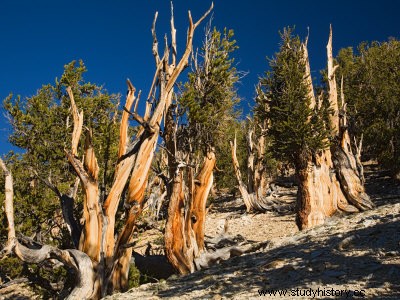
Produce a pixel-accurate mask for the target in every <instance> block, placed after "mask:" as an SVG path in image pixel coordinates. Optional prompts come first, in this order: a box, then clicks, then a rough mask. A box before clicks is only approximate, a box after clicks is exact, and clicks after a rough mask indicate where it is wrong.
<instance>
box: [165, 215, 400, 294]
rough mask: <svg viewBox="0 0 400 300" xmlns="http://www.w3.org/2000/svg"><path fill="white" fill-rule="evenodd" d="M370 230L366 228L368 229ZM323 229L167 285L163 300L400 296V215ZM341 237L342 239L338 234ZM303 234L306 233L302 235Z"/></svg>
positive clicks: (373, 217) (173, 280)
mask: <svg viewBox="0 0 400 300" xmlns="http://www.w3.org/2000/svg"><path fill="white" fill-rule="evenodd" d="M371 222H374V223H373V224H375V225H373V226H369V227H366V226H368V223H369V224H372V223H371ZM343 224H345V223H343ZM341 226H342V225H341V223H340V221H339V223H338V224H336V225H330V226H321V227H319V228H316V229H312V230H309V232H308V234H303V233H302V234H299V235H296V236H294V237H288V240H287V243H286V244H285V243H283V244H282V245H281V246H279V247H276V248H272V249H270V250H264V251H263V252H258V253H252V254H248V255H243V256H240V257H236V258H233V259H231V260H229V261H224V262H222V263H221V264H220V265H219V266H214V267H212V268H210V269H208V270H204V271H200V272H197V273H194V274H190V275H188V276H185V277H180V278H175V279H172V280H170V281H169V284H168V286H170V287H169V288H167V289H165V290H163V291H159V292H158V296H161V297H171V296H175V297H179V296H180V295H182V296H183V295H186V294H188V293H192V292H196V291H207V293H209V294H210V295H213V294H220V295H223V296H224V297H228V298H230V297H234V296H235V295H238V294H240V293H241V292H244V291H253V292H254V297H258V296H259V295H258V292H257V290H261V289H288V290H291V289H296V288H298V287H302V288H310V287H311V288H313V289H317V288H318V287H319V288H320V289H323V288H328V287H333V286H334V287H336V288H342V289H345V288H347V289H352V287H353V289H354V287H359V288H361V287H362V288H363V289H364V290H365V292H366V295H367V297H369V298H370V297H373V295H369V294H368V289H371V288H379V291H380V292H381V294H380V295H379V297H383V296H385V297H396V296H400V265H399V262H400V256H399V243H400V234H399V228H400V218H399V214H398V213H397V215H393V214H389V215H385V216H380V215H376V214H375V215H372V216H369V217H368V216H367V217H363V218H361V219H360V221H359V222H358V223H356V224H353V225H352V227H354V228H355V229H353V230H350V231H348V232H344V231H346V230H348V229H347V228H345V226H346V225H343V227H341ZM341 232H343V233H341ZM306 233H307V232H306ZM375 296H378V295H375Z"/></svg>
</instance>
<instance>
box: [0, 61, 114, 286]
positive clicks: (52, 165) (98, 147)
mask: <svg viewBox="0 0 400 300" xmlns="http://www.w3.org/2000/svg"><path fill="white" fill-rule="evenodd" d="M85 72H86V67H85V65H84V64H83V62H82V61H79V62H75V61H73V62H71V63H69V64H67V65H66V66H65V67H64V73H63V74H62V76H61V78H60V80H56V81H55V83H54V84H47V85H43V86H42V87H41V88H40V89H39V90H38V91H37V93H36V94H35V95H34V96H32V97H27V98H22V97H19V96H18V97H15V98H14V97H13V96H12V95H10V96H9V97H7V98H6V99H5V100H4V102H3V108H4V110H5V111H6V114H7V116H8V118H9V121H10V123H11V126H12V129H13V130H12V134H11V135H10V137H9V141H10V142H11V143H12V144H13V145H14V146H17V147H19V148H21V150H22V151H21V152H20V153H18V154H15V153H12V152H10V153H8V154H7V155H6V156H5V157H4V160H5V163H6V164H7V166H8V167H9V168H10V170H11V171H12V173H13V179H14V211H15V224H16V231H17V232H18V233H22V234H23V235H26V236H29V237H31V238H34V239H35V240H36V241H38V242H39V243H43V244H44V243H46V244H52V245H56V246H58V247H60V248H64V249H65V248H73V245H72V241H71V239H70V236H69V233H68V231H67V229H66V228H65V226H63V225H62V224H63V217H62V212H61V206H60V203H59V199H58V197H57V196H56V195H55V194H54V192H53V191H51V190H50V189H49V188H48V187H47V186H46V185H45V184H44V183H43V182H42V180H40V179H39V178H38V176H37V175H36V174H39V176H40V177H41V178H42V179H50V180H51V181H52V183H53V184H54V185H55V186H56V187H57V188H58V189H59V190H60V192H61V193H68V192H69V189H70V187H71V186H72V185H73V183H74V181H75V178H76V174H75V173H74V171H73V169H71V167H70V166H69V164H68V161H67V159H66V155H65V151H64V150H65V149H66V150H70V149H71V134H72V130H73V119H72V116H71V111H70V107H71V102H70V99H69V97H68V95H67V92H66V88H67V87H68V86H71V88H72V90H73V93H74V98H75V102H76V104H77V107H78V109H79V110H83V111H84V128H83V132H82V137H81V141H80V147H79V151H80V153H79V156H80V157H82V154H83V145H84V139H85V135H86V133H87V132H88V129H91V130H92V132H93V144H94V148H95V151H96V155H97V158H98V162H99V166H100V170H101V171H100V172H101V173H100V174H99V181H100V182H101V183H102V182H104V179H105V178H106V179H108V182H110V181H111V180H109V179H110V178H112V176H113V174H112V171H113V169H114V168H113V165H114V164H115V163H116V162H115V160H116V153H117V147H118V141H117V140H118V136H119V124H118V120H119V110H118V104H119V96H117V95H110V94H108V93H107V91H106V90H104V89H103V88H102V87H101V86H97V85H95V84H92V83H90V82H86V81H85V80H84V78H83V74H84V73H85ZM0 185H1V186H4V176H1V177H0ZM100 186H101V188H102V190H103V191H102V192H103V194H106V193H107V189H108V188H109V187H108V186H105V185H104V184H103V185H100ZM2 196H4V192H3V189H0V205H1V206H3V203H2V202H3V201H4V197H2ZM76 200H77V201H76V216H77V217H78V218H79V217H80V215H79V213H81V212H82V209H81V208H82V207H81V206H82V200H83V192H82V190H81V189H79V191H78V196H77V199H76ZM1 218H2V219H1V222H0V233H1V235H0V245H4V243H5V241H6V237H7V222H6V218H5V215H4V214H2V215H1ZM1 269H2V270H8V269H10V268H9V266H8V265H7V263H6V264H5V265H2V266H1ZM40 272H42V271H40ZM40 272H39V271H38V272H36V273H37V276H39V277H40V276H41V274H42V273H40ZM43 274H44V273H43ZM7 275H8V276H10V277H12V276H13V275H15V274H7ZM28 275H29V274H28ZM29 276H30V275H29ZM43 276H45V277H46V278H50V277H51V272H47V273H46V274H45V275H43ZM39 277H38V278H39ZM39 279H40V278H39ZM39 279H38V280H39ZM53 279H55V277H54V278H53ZM55 280H56V279H55ZM57 280H58V279H57Z"/></svg>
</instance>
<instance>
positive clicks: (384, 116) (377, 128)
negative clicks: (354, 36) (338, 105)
mask: <svg viewBox="0 0 400 300" xmlns="http://www.w3.org/2000/svg"><path fill="white" fill-rule="evenodd" d="M337 63H338V64H339V68H338V78H340V77H341V76H342V75H343V77H344V94H345V98H346V102H347V103H348V114H349V126H350V131H351V132H352V134H353V135H354V136H357V137H360V136H361V134H364V148H363V150H364V156H365V157H368V158H372V159H377V160H378V161H379V162H380V163H381V164H382V165H383V167H385V168H388V169H391V170H392V171H393V173H398V172H399V171H400V151H399V145H400V67H399V66H400V41H398V40H395V39H390V40H389V41H387V42H383V43H379V42H372V43H366V42H364V43H361V44H360V45H359V46H358V49H357V50H356V51H354V50H353V49H352V48H345V49H342V50H340V52H339V54H338V56H337Z"/></svg>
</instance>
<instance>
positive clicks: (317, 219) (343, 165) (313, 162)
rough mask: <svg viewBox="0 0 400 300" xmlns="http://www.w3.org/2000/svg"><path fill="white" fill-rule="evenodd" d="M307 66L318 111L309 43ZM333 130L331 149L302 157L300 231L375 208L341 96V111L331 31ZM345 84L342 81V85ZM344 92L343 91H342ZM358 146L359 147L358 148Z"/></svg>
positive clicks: (307, 78) (307, 79)
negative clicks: (338, 215)
mask: <svg viewBox="0 0 400 300" xmlns="http://www.w3.org/2000/svg"><path fill="white" fill-rule="evenodd" d="M302 46H303V51H304V59H305V63H306V74H305V82H306V84H307V86H308V90H309V97H310V98H311V102H310V103H311V104H310V105H311V108H312V109H319V108H316V104H317V102H316V100H315V96H314V90H313V86H312V80H311V73H310V66H309V60H308V51H307V40H306V42H305V43H304V44H303V45H302ZM327 57H328V84H329V102H330V105H331V108H332V113H331V114H330V118H329V120H330V124H329V126H330V129H331V130H332V133H333V136H334V138H333V141H332V143H331V147H330V148H328V149H324V150H322V151H320V152H319V153H315V154H311V153H309V152H308V151H307V149H303V153H301V154H300V155H299V158H298V161H297V165H296V170H297V175H298V178H299V192H298V197H297V224H298V226H299V227H300V228H301V229H306V228H311V227H313V226H316V225H320V224H323V223H324V221H325V219H326V218H327V217H329V216H331V215H332V214H334V213H335V212H336V211H337V210H341V211H345V212H350V213H351V212H358V211H359V210H366V209H370V208H372V207H373V204H372V202H371V201H370V199H369V197H368V195H367V194H366V193H365V188H364V179H363V178H364V177H363V174H362V165H361V161H360V156H361V143H360V146H359V148H357V154H356V155H354V154H353V153H352V150H351V144H350V137H349V133H348V130H347V122H346V104H345V102H344V95H343V93H342V97H341V98H342V99H341V102H342V103H341V109H339V103H338V93H337V84H336V78H335V70H336V68H337V66H334V65H333V57H332V28H331V29H330V34H329V40H328V45H327ZM342 83H343V81H342ZM341 91H343V87H342V88H341ZM357 146H358V145H356V147H357Z"/></svg>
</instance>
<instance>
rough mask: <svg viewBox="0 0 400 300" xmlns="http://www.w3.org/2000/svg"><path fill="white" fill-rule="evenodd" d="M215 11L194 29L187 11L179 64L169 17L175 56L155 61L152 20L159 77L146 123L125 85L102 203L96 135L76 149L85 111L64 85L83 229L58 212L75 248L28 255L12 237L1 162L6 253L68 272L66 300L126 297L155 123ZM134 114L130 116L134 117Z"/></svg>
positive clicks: (8, 182)
mask: <svg viewBox="0 0 400 300" xmlns="http://www.w3.org/2000/svg"><path fill="white" fill-rule="evenodd" d="M212 8H213V5H211V8H210V9H209V10H208V11H207V12H206V13H205V14H204V15H203V16H202V17H201V18H200V19H199V20H198V21H197V22H196V23H194V22H193V20H192V17H191V14H190V12H189V29H188V31H187V40H186V47H185V50H184V53H183V55H182V58H181V59H180V60H179V61H178V60H177V52H176V30H175V27H174V20H173V15H172V18H171V36H172V44H173V45H174V46H173V51H172V52H170V51H169V48H168V47H166V48H165V49H164V55H163V56H162V58H160V56H159V54H158V42H157V38H156V33H155V24H156V19H157V13H156V15H155V18H154V22H153V27H152V33H153V55H154V58H155V63H156V72H155V75H154V79H153V84H152V87H151V89H150V93H149V97H148V101H147V103H146V111H145V114H144V116H143V117H142V116H140V115H138V113H137V112H136V109H137V106H138V101H139V97H138V98H136V96H135V88H134V87H133V85H132V84H131V83H130V82H129V80H128V94H127V97H126V103H125V106H124V112H123V113H122V117H121V123H120V131H119V146H118V154H117V159H116V165H115V168H114V176H113V178H112V183H111V184H110V189H109V190H108V191H107V194H106V195H104V199H102V193H103V191H102V190H101V186H102V183H101V182H100V180H99V179H100V168H99V164H98V160H97V157H96V153H95V152H96V151H95V148H94V145H93V135H94V134H96V133H92V130H93V129H94V128H93V129H91V130H87V132H86V138H85V142H84V151H80V149H79V145H80V140H81V134H82V131H83V129H84V128H85V127H84V126H83V124H87V125H88V126H90V122H89V123H88V122H87V121H85V118H84V114H85V115H90V112H89V113H88V112H84V111H83V110H81V109H80V108H79V107H78V106H77V104H76V102H75V97H77V96H78V95H76V94H74V92H75V91H76V90H75V89H74V86H69V87H68V88H67V89H66V91H67V93H68V96H69V99H70V107H71V113H72V117H73V131H72V141H71V143H70V147H69V148H68V149H67V148H65V149H64V150H65V155H66V157H67V160H68V162H69V164H70V166H71V167H72V169H73V170H74V172H75V173H76V175H77V176H78V178H79V180H80V183H81V185H82V188H83V191H84V200H83V213H82V218H83V220H84V221H83V225H82V228H81V229H80V228H79V227H80V226H79V224H75V225H76V226H77V230H74V227H75V225H74V224H73V223H71V222H74V221H75V220H77V218H76V217H75V216H71V215H69V214H70V213H71V214H72V213H73V211H72V210H70V209H69V208H68V207H63V211H65V213H66V214H67V215H65V214H64V218H65V222H66V223H67V224H69V226H70V228H71V235H72V238H73V241H74V244H75V245H76V248H75V249H67V250H61V249H59V248H56V247H54V246H50V245H42V246H41V247H37V245H35V246H36V247H33V248H30V247H28V246H26V245H23V244H22V243H21V242H20V241H19V240H18V239H17V238H16V233H15V224H14V209H13V184H12V175H11V172H10V171H9V170H8V168H7V166H6V165H5V164H4V163H3V161H2V160H1V161H0V163H1V168H2V169H3V171H4V174H5V176H6V181H5V185H6V189H5V194H6V199H5V208H6V209H5V212H6V216H7V220H8V241H7V245H6V252H8V253H11V252H13V253H14V254H15V255H17V256H18V257H19V258H20V259H21V260H22V261H24V262H28V263H37V264H39V263H42V262H44V261H50V262H54V263H57V261H58V263H62V264H64V265H65V266H66V267H67V268H69V269H71V270H72V271H73V272H74V273H75V286H74V287H73V289H72V290H71V292H70V294H69V297H68V298H69V299H89V298H90V299H99V298H100V297H102V296H104V295H106V294H109V293H112V292H113V291H114V290H125V289H126V288H127V287H128V272H129V266H130V261H131V255H132V248H131V246H132V245H131V242H132V233H133V229H134V227H135V221H136V219H137V217H138V216H139V214H140V212H141V210H142V207H143V200H144V191H145V188H146V185H147V181H148V174H149V169H150V166H151V162H152V159H153V156H154V151H155V148H156V145H157V141H158V139H159V133H160V124H162V119H163V115H164V112H165V111H167V110H168V108H169V106H170V104H171V98H172V94H173V87H174V85H175V82H176V80H177V78H178V76H179V74H180V73H181V72H182V71H183V69H184V68H185V66H187V64H188V59H189V56H190V53H191V52H192V42H193V36H194V32H195V29H196V28H197V27H198V25H199V24H200V22H201V21H202V20H203V19H204V18H205V17H206V16H207V15H208V14H209V13H210V11H211V10H212ZM171 57H172V59H171ZM170 59H171V61H170ZM132 108H133V112H131V109H132ZM129 117H133V119H134V120H136V121H137V122H138V123H139V125H140V128H139V130H138V131H137V132H136V134H135V138H134V139H133V141H132V142H131V139H130V137H129V136H128V119H129ZM43 118H45V116H43ZM44 122H45V120H44ZM65 138H66V137H65ZM82 152H84V154H83V155H82V154H81V153H82ZM79 156H81V157H79ZM81 160H83V161H81ZM102 172H104V170H103V171H102ZM38 175H39V176H40V175H41V174H38ZM104 179H105V178H104ZM128 181H129V182H128ZM48 185H49V186H50V187H52V188H53V189H54V191H55V193H56V194H59V196H60V197H63V195H61V193H60V192H59V191H58V190H57V188H56V187H55V186H54V185H53V184H52V183H51V182H48ZM125 189H126V196H125V201H124V205H123V207H124V209H125V214H124V215H125V219H124V224H123V227H122V229H121V231H120V232H116V213H117V209H118V207H119V206H120V205H119V203H120V200H121V198H122V196H123V193H124V191H125ZM75 194H76V192H74V191H72V192H71V193H69V194H68V195H67V196H68V201H67V202H66V201H61V203H62V204H63V205H64V204H65V205H66V206H67V205H69V204H68V203H70V202H72V201H73V200H74V199H73V197H74V195H75ZM75 235H77V236H75ZM115 235H117V238H115Z"/></svg>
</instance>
